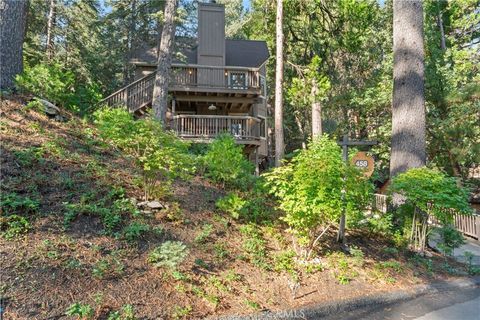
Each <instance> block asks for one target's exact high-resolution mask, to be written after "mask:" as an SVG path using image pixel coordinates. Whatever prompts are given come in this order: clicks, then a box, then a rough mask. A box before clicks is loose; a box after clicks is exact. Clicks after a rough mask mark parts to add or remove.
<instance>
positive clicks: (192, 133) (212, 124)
mask: <svg viewBox="0 0 480 320" xmlns="http://www.w3.org/2000/svg"><path fill="white" fill-rule="evenodd" d="M173 129H174V130H175V132H176V133H177V135H178V136H180V137H182V138H186V139H213V138H215V137H216V136H218V135H219V134H221V133H230V134H231V135H232V136H233V137H234V138H235V139H236V140H259V139H260V119H258V118H255V117H250V116H209V115H178V116H175V117H174V118H173Z"/></svg>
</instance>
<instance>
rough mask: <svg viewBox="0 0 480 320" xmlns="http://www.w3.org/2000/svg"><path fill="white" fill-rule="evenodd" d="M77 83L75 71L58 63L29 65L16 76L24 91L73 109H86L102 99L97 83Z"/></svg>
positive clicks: (18, 84)
mask: <svg viewBox="0 0 480 320" xmlns="http://www.w3.org/2000/svg"><path fill="white" fill-rule="evenodd" d="M76 83H77V81H76V79H75V75H74V74H73V72H71V71H69V70H65V69H64V68H62V66H61V65H60V64H57V63H53V64H50V65H48V64H42V63H40V64H36V65H35V66H33V67H29V66H28V65H27V66H25V68H24V71H23V73H21V74H19V75H17V77H16V84H17V86H18V87H19V88H20V89H21V90H22V91H24V92H28V93H31V94H33V95H35V96H38V97H40V98H42V99H45V100H48V101H50V102H52V103H53V104H56V105H59V106H63V107H67V108H69V109H71V110H75V111H81V110H84V109H85V108H86V107H87V106H90V105H92V104H95V103H97V102H98V101H99V100H100V94H99V92H98V88H97V87H96V86H95V85H92V84H90V85H88V84H84V85H83V86H77V85H76Z"/></svg>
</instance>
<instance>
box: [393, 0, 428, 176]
mask: <svg viewBox="0 0 480 320" xmlns="http://www.w3.org/2000/svg"><path fill="white" fill-rule="evenodd" d="M425 145H426V143H425V89H424V49H423V7H422V1H421V0H410V1H404V0H394V1H393V105H392V151H391V158H390V176H391V177H393V176H395V175H396V174H398V173H400V172H403V171H406V170H408V169H409V168H413V167H421V166H424V165H425V163H426V150H425V149H426V146H425Z"/></svg>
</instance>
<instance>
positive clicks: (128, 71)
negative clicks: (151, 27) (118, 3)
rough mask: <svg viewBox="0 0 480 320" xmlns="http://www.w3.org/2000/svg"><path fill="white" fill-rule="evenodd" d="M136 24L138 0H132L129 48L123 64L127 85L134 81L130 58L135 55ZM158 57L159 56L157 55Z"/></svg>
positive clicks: (128, 38) (128, 35)
mask: <svg viewBox="0 0 480 320" xmlns="http://www.w3.org/2000/svg"><path fill="white" fill-rule="evenodd" d="M136 26H137V0H131V4H130V24H129V26H128V28H127V50H126V52H125V56H124V59H125V61H124V65H123V83H124V84H125V85H127V84H128V83H130V82H132V72H131V68H130V59H131V58H132V56H133V50H134V49H135V47H136V46H135V44H136V40H137V39H136ZM157 58H158V57H157Z"/></svg>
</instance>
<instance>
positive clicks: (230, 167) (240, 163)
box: [200, 134, 254, 189]
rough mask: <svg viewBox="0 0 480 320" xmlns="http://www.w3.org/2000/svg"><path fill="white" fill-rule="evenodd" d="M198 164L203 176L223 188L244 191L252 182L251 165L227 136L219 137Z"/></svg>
mask: <svg viewBox="0 0 480 320" xmlns="http://www.w3.org/2000/svg"><path fill="white" fill-rule="evenodd" d="M200 162H201V163H202V165H203V166H204V169H205V176H206V177H208V178H210V179H211V180H213V181H215V182H218V183H222V184H223V185H224V186H229V187H237V188H242V189H245V188H246V187H247V186H249V185H250V184H251V182H252V181H253V170H254V166H253V164H252V163H251V162H250V161H248V159H247V158H246V157H245V155H244V154H243V152H242V146H240V145H238V144H236V143H235V139H234V138H233V137H232V136H231V135H229V134H223V135H220V136H219V137H218V138H216V139H215V140H214V141H213V142H212V143H211V144H210V145H209V148H208V151H207V152H206V153H205V155H204V156H203V157H201V159H200Z"/></svg>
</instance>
